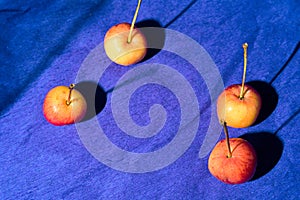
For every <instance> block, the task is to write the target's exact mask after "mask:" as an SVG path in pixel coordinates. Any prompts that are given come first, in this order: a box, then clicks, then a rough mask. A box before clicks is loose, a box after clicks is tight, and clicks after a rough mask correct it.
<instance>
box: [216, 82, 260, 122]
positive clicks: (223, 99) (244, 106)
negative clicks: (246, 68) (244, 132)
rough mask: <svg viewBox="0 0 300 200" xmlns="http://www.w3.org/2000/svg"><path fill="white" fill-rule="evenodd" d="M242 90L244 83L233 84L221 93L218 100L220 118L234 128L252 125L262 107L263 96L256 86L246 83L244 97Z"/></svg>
mask: <svg viewBox="0 0 300 200" xmlns="http://www.w3.org/2000/svg"><path fill="white" fill-rule="evenodd" d="M241 90H242V85H239V84H236V85H231V86H229V87H227V88H226V89H225V90H224V91H223V92H222V93H221V94H220V96H219V97H218V101H217V112H218V117H219V120H220V121H221V122H226V124H227V125H228V126H231V127H234V128H245V127H248V126H251V125H252V124H253V123H254V122H255V120H256V118H257V116H258V114H259V111H260V108H261V97H260V95H259V93H258V92H257V91H256V90H255V89H254V88H252V87H251V86H249V85H245V86H244V92H243V95H242V97H240V93H241Z"/></svg>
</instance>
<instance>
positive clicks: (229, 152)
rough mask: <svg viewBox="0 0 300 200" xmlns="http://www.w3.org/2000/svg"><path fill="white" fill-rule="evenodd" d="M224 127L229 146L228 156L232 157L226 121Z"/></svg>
mask: <svg viewBox="0 0 300 200" xmlns="http://www.w3.org/2000/svg"><path fill="white" fill-rule="evenodd" d="M223 128H224V132H225V140H226V145H227V148H228V155H227V158H231V157H232V152H231V149H230V143H229V134H228V129H227V125H226V122H224V123H223Z"/></svg>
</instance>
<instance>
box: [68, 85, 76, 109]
mask: <svg viewBox="0 0 300 200" xmlns="http://www.w3.org/2000/svg"><path fill="white" fill-rule="evenodd" d="M74 87H75V84H74V83H72V84H71V85H70V86H69V89H70V90H69V96H68V99H67V101H66V104H67V105H70V104H71V102H72V101H71V94H72V90H73V89H74Z"/></svg>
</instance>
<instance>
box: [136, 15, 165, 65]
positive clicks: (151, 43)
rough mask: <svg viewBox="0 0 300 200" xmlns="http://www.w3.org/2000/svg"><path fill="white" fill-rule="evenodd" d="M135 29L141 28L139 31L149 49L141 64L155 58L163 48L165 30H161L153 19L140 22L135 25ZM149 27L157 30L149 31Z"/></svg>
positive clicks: (159, 25)
mask: <svg viewBox="0 0 300 200" xmlns="http://www.w3.org/2000/svg"><path fill="white" fill-rule="evenodd" d="M136 27H137V28H141V29H140V30H141V32H142V33H143V34H144V35H145V37H146V40H147V44H148V47H150V48H148V49H147V53H146V56H145V57H144V58H143V60H142V61H141V62H143V61H146V60H149V59H150V58H152V57H153V56H155V55H156V54H157V53H158V52H160V50H161V49H162V48H163V47H164V44H165V38H166V36H165V30H164V29H163V28H162V26H161V24H160V23H159V22H158V21H156V20H154V19H148V20H143V21H140V22H138V23H136ZM151 27H154V28H157V29H151ZM143 28H144V29H143ZM147 28H149V29H147ZM151 47H155V48H151Z"/></svg>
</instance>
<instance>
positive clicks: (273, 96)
mask: <svg viewBox="0 0 300 200" xmlns="http://www.w3.org/2000/svg"><path fill="white" fill-rule="evenodd" d="M247 84H248V85H250V86H252V87H253V88H254V89H255V90H256V91H257V92H258V93H259V94H260V96H261V100H262V106H261V110H260V112H259V115H258V117H257V119H256V121H255V123H254V125H257V124H259V123H261V122H263V121H264V120H265V119H267V118H268V117H269V116H270V115H271V114H272V112H273V111H274V110H275V108H276V106H277V104H278V94H277V92H276V90H275V89H274V88H273V87H272V86H271V85H270V84H269V83H267V82H264V81H251V82H248V83H247Z"/></svg>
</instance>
